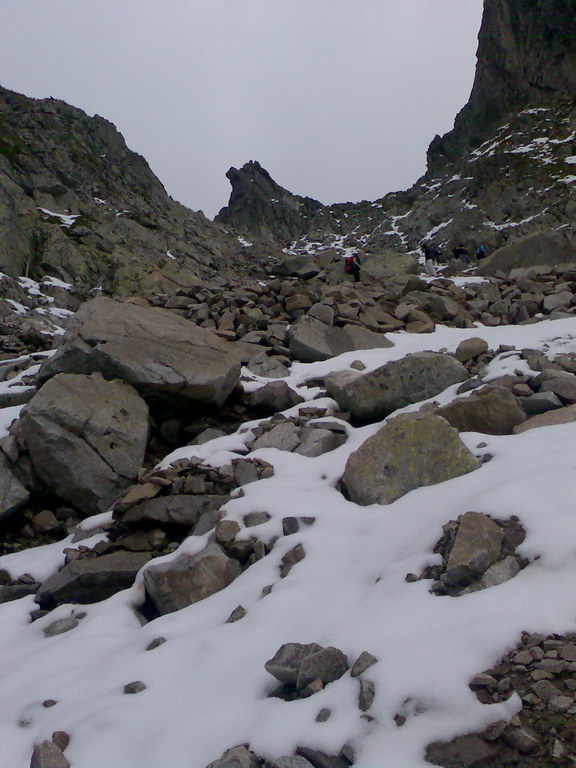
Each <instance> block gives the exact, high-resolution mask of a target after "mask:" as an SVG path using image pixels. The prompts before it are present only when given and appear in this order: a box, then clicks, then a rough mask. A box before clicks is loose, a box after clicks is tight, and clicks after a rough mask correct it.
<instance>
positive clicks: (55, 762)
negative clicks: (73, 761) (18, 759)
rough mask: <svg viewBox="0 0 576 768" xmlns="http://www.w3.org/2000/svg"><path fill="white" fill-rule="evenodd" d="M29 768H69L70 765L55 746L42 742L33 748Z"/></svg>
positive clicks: (49, 742) (48, 742)
mask: <svg viewBox="0 0 576 768" xmlns="http://www.w3.org/2000/svg"><path fill="white" fill-rule="evenodd" d="M30 768H70V763H69V762H68V760H66V758H65V757H64V754H63V753H62V750H61V749H60V748H59V747H58V746H57V745H56V744H54V743H53V742H52V741H43V742H42V743H41V744H37V745H36V746H35V747H34V752H32V757H31V759H30Z"/></svg>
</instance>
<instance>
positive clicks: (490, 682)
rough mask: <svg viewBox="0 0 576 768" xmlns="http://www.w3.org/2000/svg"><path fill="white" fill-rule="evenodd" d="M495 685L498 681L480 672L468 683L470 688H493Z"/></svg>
mask: <svg viewBox="0 0 576 768" xmlns="http://www.w3.org/2000/svg"><path fill="white" fill-rule="evenodd" d="M497 684H498V681H497V680H496V678H495V677H492V675H489V674H487V673H486V672H480V673H479V674H477V675H474V677H473V678H472V680H471V681H470V688H495V687H496V686H497Z"/></svg>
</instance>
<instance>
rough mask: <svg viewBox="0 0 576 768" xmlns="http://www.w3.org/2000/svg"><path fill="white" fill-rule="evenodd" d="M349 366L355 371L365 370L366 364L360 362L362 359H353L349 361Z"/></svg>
mask: <svg viewBox="0 0 576 768" xmlns="http://www.w3.org/2000/svg"><path fill="white" fill-rule="evenodd" d="M350 368H353V369H354V370H355V371H364V370H366V366H365V365H364V363H363V362H362V360H354V361H353V362H351V363H350Z"/></svg>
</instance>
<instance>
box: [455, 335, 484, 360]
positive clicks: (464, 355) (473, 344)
mask: <svg viewBox="0 0 576 768" xmlns="http://www.w3.org/2000/svg"><path fill="white" fill-rule="evenodd" d="M487 351H488V343H487V342H486V341H484V339H479V338H477V337H474V338H472V339H464V341H461V342H460V344H458V347H457V348H456V352H455V353H454V357H455V358H456V360H459V361H460V362H461V363H467V362H468V361H470V360H474V358H475V357H478V356H479V355H482V354H483V353H484V352H487Z"/></svg>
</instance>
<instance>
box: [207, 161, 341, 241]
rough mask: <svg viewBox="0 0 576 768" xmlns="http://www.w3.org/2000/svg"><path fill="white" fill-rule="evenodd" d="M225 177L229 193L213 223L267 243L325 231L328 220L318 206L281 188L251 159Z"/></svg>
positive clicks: (326, 212)
mask: <svg viewBox="0 0 576 768" xmlns="http://www.w3.org/2000/svg"><path fill="white" fill-rule="evenodd" d="M226 178H228V179H229V180H230V183H231V184H232V193H231V195H230V200H229V202H228V205H227V207H225V208H222V210H221V211H220V213H219V214H218V216H217V217H216V221H219V222H221V223H223V224H225V225H227V226H231V227H234V228H235V229H236V230H238V231H239V232H242V233H244V234H247V235H249V236H253V237H261V238H263V239H265V240H268V241H274V242H282V241H292V240H296V239H297V238H299V237H301V236H302V235H305V234H309V233H312V232H314V231H318V230H321V229H323V228H324V229H325V228H326V225H327V224H328V223H330V221H331V218H332V217H331V216H330V214H329V213H328V211H327V210H326V208H325V206H323V205H322V203H320V202H318V200H313V199H312V198H311V197H301V196H300V195H294V194H293V193H292V192H289V191H288V190H287V189H284V187H281V186H280V185H279V184H277V183H276V182H275V181H274V179H273V178H272V177H271V176H270V174H269V173H268V171H267V170H266V169H264V168H262V166H261V165H260V163H258V162H256V161H255V160H251V161H250V162H248V163H245V165H243V166H242V168H240V170H238V169H237V168H230V170H229V171H228V173H227V174H226Z"/></svg>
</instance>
